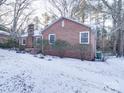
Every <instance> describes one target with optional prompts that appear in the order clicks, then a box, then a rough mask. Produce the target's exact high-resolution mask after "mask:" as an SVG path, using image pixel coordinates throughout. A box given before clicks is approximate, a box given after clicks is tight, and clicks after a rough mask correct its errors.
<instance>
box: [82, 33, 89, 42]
mask: <svg viewBox="0 0 124 93" xmlns="http://www.w3.org/2000/svg"><path fill="white" fill-rule="evenodd" d="M81 43H82V44H83V43H88V33H87V32H86V33H81Z"/></svg>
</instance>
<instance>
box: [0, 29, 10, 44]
mask: <svg viewBox="0 0 124 93" xmlns="http://www.w3.org/2000/svg"><path fill="white" fill-rule="evenodd" d="M9 36H10V34H9V33H8V32H5V31H2V30H0V43H5V42H7V40H8V39H9Z"/></svg>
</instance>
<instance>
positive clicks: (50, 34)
mask: <svg viewBox="0 0 124 93" xmlns="http://www.w3.org/2000/svg"><path fill="white" fill-rule="evenodd" d="M51 35H54V36H55V41H56V35H55V34H49V37H48V40H49V44H52V43H50V36H51Z"/></svg>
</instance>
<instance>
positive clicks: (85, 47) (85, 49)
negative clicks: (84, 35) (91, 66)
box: [75, 44, 90, 60]
mask: <svg viewBox="0 0 124 93" xmlns="http://www.w3.org/2000/svg"><path fill="white" fill-rule="evenodd" d="M75 48H76V50H78V51H79V52H80V59H81V60H84V59H85V58H86V56H88V54H87V53H89V50H90V47H89V45H87V44H77V45H75Z"/></svg>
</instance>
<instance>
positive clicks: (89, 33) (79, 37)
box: [79, 31, 90, 44]
mask: <svg viewBox="0 0 124 93" xmlns="http://www.w3.org/2000/svg"><path fill="white" fill-rule="evenodd" d="M82 33H88V42H87V43H82V42H81V34H82ZM79 43H80V44H89V43H90V32H89V31H83V32H80V36H79Z"/></svg>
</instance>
